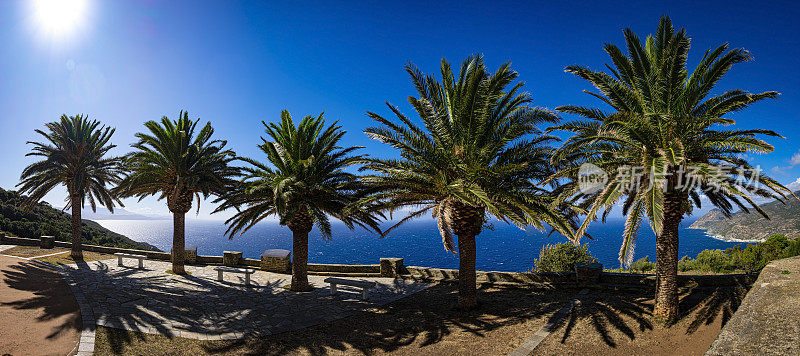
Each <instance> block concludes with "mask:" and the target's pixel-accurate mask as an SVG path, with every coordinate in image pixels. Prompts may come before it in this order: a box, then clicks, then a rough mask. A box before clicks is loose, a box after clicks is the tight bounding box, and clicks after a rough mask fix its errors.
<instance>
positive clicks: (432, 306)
mask: <svg viewBox="0 0 800 356" xmlns="http://www.w3.org/2000/svg"><path fill="white" fill-rule="evenodd" d="M574 293H575V291H574V290H563V289H562V290H547V289H542V288H538V289H528V288H521V289H515V288H492V289H488V290H487V289H485V288H484V290H483V291H481V292H480V294H479V298H480V300H481V301H482V303H481V305H480V307H479V308H478V309H477V310H474V311H472V312H462V311H459V310H457V309H455V308H453V305H454V304H455V301H456V298H457V297H456V292H455V288H454V287H453V286H452V285H450V284H439V285H436V286H433V287H431V288H429V289H427V290H424V291H421V292H418V293H416V294H414V295H413V296H412V297H408V298H404V299H400V300H397V301H395V302H392V303H389V304H386V305H383V306H379V307H376V308H372V309H367V310H364V311H361V312H359V313H357V314H356V315H353V316H350V317H346V318H344V319H339V320H336V321H333V322H329V323H325V324H321V325H316V326H312V327H309V328H306V329H302V330H297V331H294V332H291V333H281V334H273V335H267V336H263V337H260V338H257V339H252V338H250V339H242V340H235V341H227V342H222V343H207V344H204V345H203V348H204V350H205V351H206V352H207V353H211V354H228V353H239V352H243V351H244V352H245V353H247V354H254V355H278V354H287V353H295V352H305V353H308V354H311V355H325V354H328V353H330V352H331V350H336V351H346V350H348V349H354V350H357V351H358V352H360V353H363V354H374V353H386V352H392V351H397V350H398V349H399V348H401V347H403V346H408V345H411V344H414V343H417V344H418V345H419V347H425V346H429V345H434V344H436V343H439V342H441V341H442V340H444V339H445V337H447V336H448V335H451V334H453V333H469V334H472V335H474V336H478V337H486V334H487V333H489V332H491V331H493V330H496V329H498V328H502V327H505V326H509V325H514V324H519V323H523V322H526V321H529V320H531V319H536V318H544V317H546V316H548V315H550V314H553V313H554V312H556V311H558V310H559V309H561V308H562V307H563V305H564V304H565V303H566V302H567V301H568V300H569V299H570V297H571V296H572V295H573V294H574Z"/></svg>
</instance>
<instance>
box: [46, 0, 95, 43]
mask: <svg viewBox="0 0 800 356" xmlns="http://www.w3.org/2000/svg"><path fill="white" fill-rule="evenodd" d="M86 8H87V0H33V11H34V16H35V18H36V22H37V27H38V28H39V30H41V31H42V32H43V33H44V34H46V35H48V36H49V37H66V36H69V35H71V34H72V33H74V32H75V31H76V30H77V29H78V28H80V27H81V26H82V25H83V22H84V20H85V15H86V10H87V9H86Z"/></svg>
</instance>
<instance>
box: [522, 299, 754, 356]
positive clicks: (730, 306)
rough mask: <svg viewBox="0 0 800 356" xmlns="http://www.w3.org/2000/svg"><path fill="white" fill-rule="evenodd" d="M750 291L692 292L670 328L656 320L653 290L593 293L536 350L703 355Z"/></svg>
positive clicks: (684, 300) (683, 302)
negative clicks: (653, 315) (653, 317)
mask: <svg viewBox="0 0 800 356" xmlns="http://www.w3.org/2000/svg"><path fill="white" fill-rule="evenodd" d="M746 293H747V290H745V289H744V288H724V289H722V288H721V289H705V290H700V289H696V290H692V291H688V292H686V293H684V294H683V295H682V297H681V305H680V306H681V310H682V317H681V319H680V320H679V321H678V322H677V323H676V324H675V325H672V326H671V327H669V328H665V327H663V326H660V324H659V323H656V322H655V321H654V320H653V319H652V318H651V311H652V308H653V300H652V293H644V292H628V293H625V292H616V293H613V294H612V293H605V292H604V293H590V294H589V295H587V296H586V297H583V298H581V303H580V305H579V306H578V307H576V309H574V310H573V312H572V314H571V315H570V316H569V317H568V318H567V319H566V320H564V321H563V322H562V323H561V325H559V327H558V328H557V329H556V330H555V331H554V332H553V333H552V334H550V336H548V337H547V338H546V339H545V340H544V341H542V343H541V344H540V345H539V347H538V348H536V350H535V353H534V354H536V355H703V354H704V353H705V352H706V350H708V348H709V346H711V343H712V342H713V341H714V339H715V338H716V337H717V335H718V334H719V333H720V330H721V329H722V326H723V325H724V323H725V322H727V321H728V320H729V319H730V318H731V316H732V315H733V313H734V312H735V311H736V309H737V308H738V306H739V304H740V303H741V300H742V299H743V298H744V295H745V294H746Z"/></svg>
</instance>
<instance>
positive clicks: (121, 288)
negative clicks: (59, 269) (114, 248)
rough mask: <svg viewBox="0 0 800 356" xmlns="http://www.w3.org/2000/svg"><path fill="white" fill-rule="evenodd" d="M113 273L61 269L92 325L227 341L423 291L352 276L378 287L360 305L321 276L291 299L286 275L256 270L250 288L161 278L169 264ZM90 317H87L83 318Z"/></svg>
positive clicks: (201, 274) (196, 278)
mask: <svg viewBox="0 0 800 356" xmlns="http://www.w3.org/2000/svg"><path fill="white" fill-rule="evenodd" d="M125 262H126V263H127V264H128V265H130V266H133V267H118V266H117V261H116V259H115V260H106V261H96V262H89V263H84V264H81V265H72V266H67V267H65V270H64V271H65V272H66V273H67V274H68V276H69V278H68V279H69V282H71V283H74V284H75V285H74V286H73V287H77V288H78V289H79V290H80V291H82V294H83V296H82V297H81V298H80V300H79V303H81V304H82V305H81V309H82V311H83V314H84V315H86V314H87V312H89V313H90V314H92V315H93V319H94V320H95V322H96V324H97V325H100V326H106V327H112V328H119V329H127V330H132V331H138V332H145V333H151V334H161V335H167V336H178V337H187V338H194V339H200V340H228V339H238V338H243V337H248V336H258V335H268V334H275V333H280V332H284V331H290V330H296V329H302V328H306V327H309V326H312V325H316V324H320V323H325V322H329V321H333V320H336V319H340V318H343V317H347V316H350V315H353V314H355V313H357V312H359V311H363V310H368V309H370V308H374V307H376V306H379V305H383V304H386V303H389V302H391V301H394V300H397V299H399V298H402V297H404V296H407V295H410V294H413V293H415V292H418V291H421V290H423V289H425V288H427V287H428V285H427V284H424V283H412V282H408V281H403V280H399V279H398V280H395V279H392V278H353V279H358V280H369V281H375V282H377V287H376V288H374V289H372V290H371V291H370V292H369V298H368V299H367V300H361V299H360V290H355V289H352V290H351V289H348V287H346V286H340V287H339V293H338V294H336V295H333V296H331V295H330V289H329V286H328V285H327V284H326V283H324V282H323V280H324V279H325V278H326V277H323V276H313V275H312V276H309V282H310V283H311V284H312V285H314V287H316V288H315V289H314V290H313V291H311V292H305V293H296V292H291V291H288V290H286V289H285V288H284V287H286V286H288V285H289V284H290V282H291V276H290V275H287V274H277V273H271V272H264V271H257V272H255V274H253V275H252V276H251V285H250V286H245V285H244V276H243V275H240V274H227V273H226V274H225V278H224V279H225V280H224V281H223V282H217V280H216V278H217V272H216V271H214V266H188V265H187V266H186V271H187V272H188V273H189V274H190V275H188V276H176V275H171V274H168V273H167V271H168V270H170V267H171V264H170V263H169V262H161V261H145V264H144V267H145V268H144V269H143V270H141V269H137V268H134V267H135V266H136V261H133V260H126V261H125ZM86 319H92V318H86Z"/></svg>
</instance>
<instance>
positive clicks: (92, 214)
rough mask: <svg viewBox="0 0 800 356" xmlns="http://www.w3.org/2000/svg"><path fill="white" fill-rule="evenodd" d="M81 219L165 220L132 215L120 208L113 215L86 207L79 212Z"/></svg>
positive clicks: (104, 209) (160, 217)
mask: <svg viewBox="0 0 800 356" xmlns="http://www.w3.org/2000/svg"><path fill="white" fill-rule="evenodd" d="M81 217H82V218H84V219H89V220H158V219H164V218H165V217H164V216H155V215H152V216H151V215H142V214H137V213H132V212H130V211H127V210H125V209H122V208H114V212H113V213H112V212H110V211H108V209H106V208H103V207H97V211H92V208H91V207H88V206H87V207H84V208H83V209H82V210H81ZM166 218H169V217H168V216H167V217H166Z"/></svg>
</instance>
